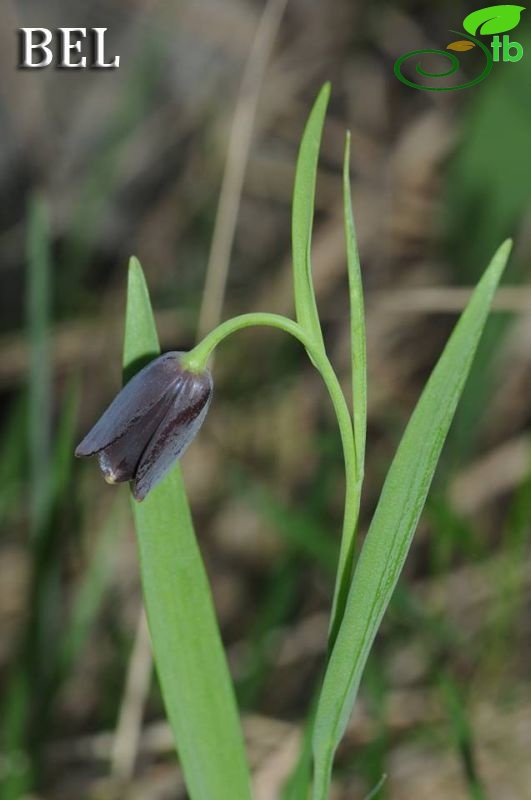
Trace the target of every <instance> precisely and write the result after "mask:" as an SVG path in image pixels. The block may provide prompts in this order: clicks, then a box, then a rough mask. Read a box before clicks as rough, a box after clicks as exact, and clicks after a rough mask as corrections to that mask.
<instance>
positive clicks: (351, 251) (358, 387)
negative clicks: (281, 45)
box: [329, 133, 367, 650]
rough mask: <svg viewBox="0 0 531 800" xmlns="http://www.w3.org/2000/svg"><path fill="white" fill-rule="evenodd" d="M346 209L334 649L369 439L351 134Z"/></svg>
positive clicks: (345, 168) (346, 168)
mask: <svg viewBox="0 0 531 800" xmlns="http://www.w3.org/2000/svg"><path fill="white" fill-rule="evenodd" d="M343 210H344V224H345V242H346V249H347V266H348V285H349V299H350V338H351V345H350V346H351V357H352V414H353V423H354V449H355V463H356V468H355V475H354V476H353V480H352V485H351V486H350V487H349V493H348V497H347V502H346V504H345V505H346V510H345V516H347V514H348V518H349V525H348V526H345V527H344V529H343V536H342V537H341V548H340V552H339V566H338V570H337V575H336V584H335V588H334V601H333V604H332V614H331V617H330V636H329V647H330V650H331V649H332V647H333V646H334V642H335V640H336V637H337V633H338V630H339V626H340V625H341V620H342V619H343V614H344V611H345V603H346V600H347V595H348V590H349V587H350V582H351V578H352V564H353V561H354V546H355V542H356V530H357V525H358V516H359V510H360V502H361V488H362V484H363V475H364V471H365V440H366V436H367V345H366V336H365V312H364V305H363V286H362V282H361V267H360V257H359V253H358V244H357V238H356V228H355V227H354V216H353V214H352V197H351V192H350V133H347V139H346V142H345V155H344V159H343Z"/></svg>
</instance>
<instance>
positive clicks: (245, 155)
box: [198, 0, 287, 339]
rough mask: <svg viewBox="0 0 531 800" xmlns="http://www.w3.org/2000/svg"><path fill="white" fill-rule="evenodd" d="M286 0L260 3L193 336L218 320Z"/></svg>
mask: <svg viewBox="0 0 531 800" xmlns="http://www.w3.org/2000/svg"><path fill="white" fill-rule="evenodd" d="M286 2H287V0H269V2H268V3H267V4H266V6H265V9H264V12H263V14H262V17H261V19H260V22H259V24H258V28H257V31H256V35H255V38H254V41H253V44H252V46H251V51H250V53H249V57H248V59H247V63H246V65H245V69H244V73H243V78H242V82H241V87H240V93H239V96H238V101H237V105H236V111H235V114H234V118H233V120H232V126H231V132H230V137H229V145H228V153H227V160H226V163H225V171H224V174H223V181H222V185H221V193H220V197H219V204H218V210H217V215H216V222H215V225H214V234H213V238H212V246H211V249H210V256H209V260H208V267H207V273H206V280H205V289H204V293H203V300H202V304H201V310H200V313H199V325H198V339H201V338H202V337H203V336H205V335H206V333H207V332H208V331H209V330H211V329H212V328H214V327H215V326H216V325H217V324H218V323H219V321H220V319H221V310H222V307H223V300H224V296H225V287H226V283H227V275H228V271H229V263H230V255H231V250H232V244H233V241H234V233H235V230H236V221H237V218H238V211H239V207H240V200H241V194H242V187H243V180H244V176H245V169H246V166H247V162H248V160H249V151H250V147H251V140H252V135H253V129H254V123H255V118H256V110H257V107H258V98H259V95H260V89H261V86H262V82H263V78H264V74H265V71H266V68H267V64H268V61H269V58H270V55H271V51H272V49H273V44H274V42H275V38H276V35H277V32H278V29H279V26H280V23H281V20H282V16H283V14H284V10H285V7H286Z"/></svg>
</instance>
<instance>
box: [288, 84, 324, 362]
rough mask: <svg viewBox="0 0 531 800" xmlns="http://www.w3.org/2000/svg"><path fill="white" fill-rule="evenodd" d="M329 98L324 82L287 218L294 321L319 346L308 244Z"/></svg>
mask: <svg viewBox="0 0 531 800" xmlns="http://www.w3.org/2000/svg"><path fill="white" fill-rule="evenodd" d="M329 98H330V84H329V83H325V85H324V86H323V88H322V89H321V91H320V92H319V95H318V96H317V100H316V101H315V103H314V106H313V108H312V111H311V113H310V116H309V118H308V122H307V123H306V128H305V129H304V133H303V136H302V140H301V146H300V149H299V155H298V158H297V169H296V172H295V185H294V189H293V210H292V220H291V231H292V232H291V241H292V252H293V286H294V295H295V311H296V315H297V321H298V322H299V324H300V325H301V326H302V327H303V328H304V330H305V331H306V332H307V333H309V334H310V335H311V336H312V338H313V339H314V340H315V341H316V342H319V343H320V344H321V346H322V347H323V349H324V342H323V334H322V332H321V324H320V322H319V313H318V311H317V303H316V302H315V293H314V290H313V281H312V262H311V247H312V229H313V213H314V205H315V184H316V181H317V162H318V159H319V147H320V144H321V135H322V132H323V125H324V118H325V114H326V108H327V106H328V100H329Z"/></svg>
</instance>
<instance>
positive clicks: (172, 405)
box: [75, 353, 213, 500]
mask: <svg viewBox="0 0 531 800" xmlns="http://www.w3.org/2000/svg"><path fill="white" fill-rule="evenodd" d="M183 355H184V353H165V354H164V355H162V356H159V357H158V358H156V359H155V360H154V361H152V362H151V363H150V364H148V365H147V367H144V369H142V370H140V372H138V373H137V374H136V375H135V376H134V377H133V378H132V379H131V380H130V381H129V383H127V384H126V385H125V386H124V388H123V389H122V391H121V392H119V394H118V395H117V396H116V397H115V398H114V400H113V401H112V403H111V404H110V406H109V407H108V409H107V410H106V411H105V412H104V413H103V415H102V416H101V417H100V419H99V420H98V422H96V424H95V425H94V427H93V428H92V430H91V431H90V432H89V433H88V434H87V435H86V436H85V438H84V439H83V441H82V442H81V444H79V445H78V447H77V448H76V452H75V454H76V456H78V457H89V456H92V455H97V456H98V460H99V465H100V468H101V470H102V472H103V474H104V477H105V480H106V481H107V482H108V483H123V482H125V481H132V482H133V483H132V491H133V496H134V497H135V499H136V500H143V499H144V497H145V496H146V495H147V493H148V492H149V491H150V490H151V489H152V488H153V487H154V486H155V485H156V484H157V483H159V481H161V480H162V478H163V477H164V476H165V475H166V473H167V472H168V471H169V470H170V468H171V467H172V465H173V464H174V462H175V461H176V460H177V459H178V458H179V457H180V456H182V454H183V453H184V451H185V450H186V448H187V447H188V445H189V444H190V442H191V441H192V439H193V438H194V436H195V435H196V433H197V431H198V430H199V428H200V427H201V425H202V423H203V420H204V418H205V416H206V413H207V411H208V407H209V405H210V400H211V399H212V388H213V387H212V376H211V374H210V372H209V371H208V370H203V371H202V372H197V373H196V372H189V371H188V370H185V369H183V367H182V366H181V358H182V356H183Z"/></svg>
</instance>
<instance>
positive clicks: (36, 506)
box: [27, 197, 52, 538]
mask: <svg viewBox="0 0 531 800" xmlns="http://www.w3.org/2000/svg"><path fill="white" fill-rule="evenodd" d="M27 259H28V272H27V316H28V334H29V340H30V342H29V343H30V368H29V409H28V410H29V417H28V423H29V424H28V434H29V454H30V469H31V475H30V482H31V506H30V507H31V523H32V535H33V537H34V538H37V537H38V536H39V535H40V533H41V528H42V522H43V517H44V514H45V509H44V506H45V504H46V500H47V495H48V491H49V486H48V473H49V461H50V441H51V394H52V368H51V354H50V274H51V265H50V225H49V219H48V208H47V206H46V205H45V203H44V201H43V200H41V198H39V197H34V198H32V200H31V203H30V207H29V211H28V235H27Z"/></svg>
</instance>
